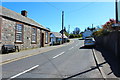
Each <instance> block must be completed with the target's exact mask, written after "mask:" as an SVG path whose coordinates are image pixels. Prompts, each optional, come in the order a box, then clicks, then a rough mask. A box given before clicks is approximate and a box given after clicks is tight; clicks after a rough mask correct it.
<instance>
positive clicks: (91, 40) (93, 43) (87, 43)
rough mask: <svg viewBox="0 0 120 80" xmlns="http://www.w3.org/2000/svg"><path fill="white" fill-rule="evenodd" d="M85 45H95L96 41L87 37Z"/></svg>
mask: <svg viewBox="0 0 120 80" xmlns="http://www.w3.org/2000/svg"><path fill="white" fill-rule="evenodd" d="M84 46H95V41H94V40H93V39H92V38H90V39H85V41H84Z"/></svg>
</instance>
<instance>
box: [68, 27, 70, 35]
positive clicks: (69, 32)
mask: <svg viewBox="0 0 120 80" xmlns="http://www.w3.org/2000/svg"><path fill="white" fill-rule="evenodd" d="M69 33H70V25H68V34H69Z"/></svg>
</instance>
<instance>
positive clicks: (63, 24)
mask: <svg viewBox="0 0 120 80" xmlns="http://www.w3.org/2000/svg"><path fill="white" fill-rule="evenodd" d="M63 27H64V11H62V44H63Z"/></svg>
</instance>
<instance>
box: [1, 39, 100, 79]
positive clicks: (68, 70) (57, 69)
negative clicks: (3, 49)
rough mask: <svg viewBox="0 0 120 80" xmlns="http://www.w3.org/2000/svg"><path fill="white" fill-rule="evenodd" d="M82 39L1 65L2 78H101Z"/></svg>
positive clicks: (89, 50) (90, 52)
mask: <svg viewBox="0 0 120 80" xmlns="http://www.w3.org/2000/svg"><path fill="white" fill-rule="evenodd" d="M82 46H83V40H78V39H74V42H73V43H72V44H69V45H66V46H63V47H61V48H57V49H54V50H51V51H48V52H44V53H41V54H38V55H34V56H31V57H28V58H25V59H21V60H18V61H14V62H11V63H8V64H4V65H2V77H3V78H11V79H12V78H66V79H67V78H68V79H69V78H102V75H101V74H100V72H99V70H98V68H97V67H96V63H95V59H94V56H93V52H92V49H87V48H82Z"/></svg>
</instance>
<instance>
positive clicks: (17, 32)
mask: <svg viewBox="0 0 120 80" xmlns="http://www.w3.org/2000/svg"><path fill="white" fill-rule="evenodd" d="M19 27H21V30H19ZM15 29H16V32H15V40H16V42H23V24H20V23H17V24H16V27H15ZM19 36H21V38H20V39H17V37H19Z"/></svg>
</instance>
